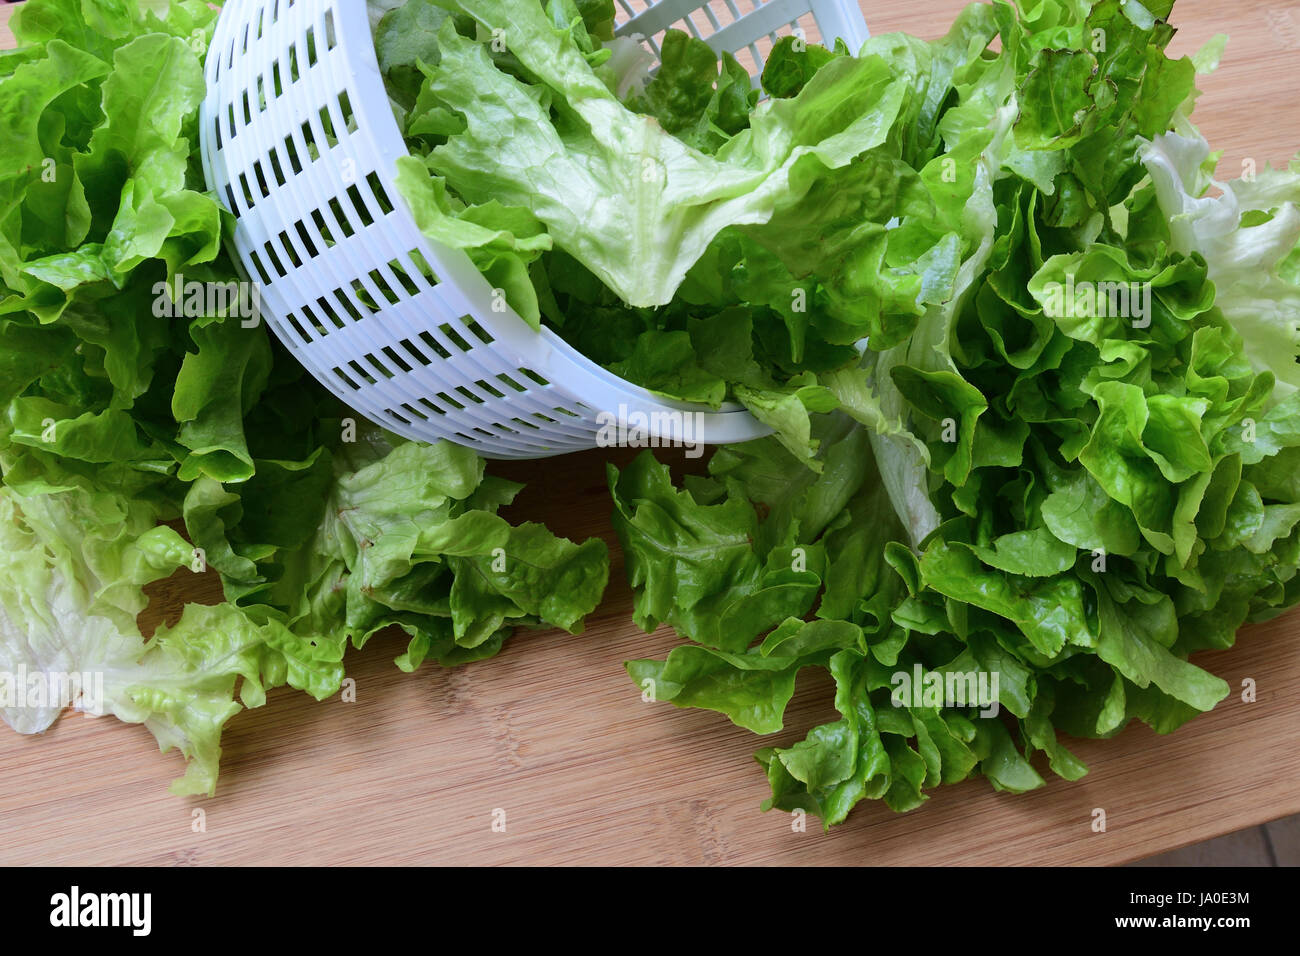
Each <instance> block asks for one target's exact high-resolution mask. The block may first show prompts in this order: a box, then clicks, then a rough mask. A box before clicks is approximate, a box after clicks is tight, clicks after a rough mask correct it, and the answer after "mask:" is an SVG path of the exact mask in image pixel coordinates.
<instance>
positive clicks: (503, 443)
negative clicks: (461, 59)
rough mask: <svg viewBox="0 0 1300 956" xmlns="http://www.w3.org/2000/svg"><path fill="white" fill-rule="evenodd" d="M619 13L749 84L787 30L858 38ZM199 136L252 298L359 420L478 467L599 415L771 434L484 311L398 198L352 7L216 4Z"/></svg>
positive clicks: (727, 7)
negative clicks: (701, 44)
mask: <svg viewBox="0 0 1300 956" xmlns="http://www.w3.org/2000/svg"><path fill="white" fill-rule="evenodd" d="M520 2H535V0H520ZM616 2H617V3H618V5H619V7H621V8H622V10H623V12H624V13H625V14H626V17H625V18H624V17H620V26H619V33H621V34H626V35H641V36H643V37H644V38H645V42H646V43H647V44H648V45H649V46H650V47H651V49H652V50H654V52H655V53H656V55H657V54H658V49H659V48H658V41H659V39H660V38H661V37H662V35H663V32H664V30H666V29H668V28H674V27H675V28H677V29H685V30H687V31H689V32H690V33H692V34H694V35H695V36H697V37H700V38H702V39H704V40H706V41H707V42H708V43H709V44H710V45H711V46H713V48H714V49H715V50H718V51H722V50H726V51H728V52H733V53H736V54H737V56H738V58H739V59H741V62H744V63H745V64H746V66H749V67H752V68H753V70H754V72H755V74H757V72H758V71H761V69H762V66H763V54H764V53H765V52H766V51H767V50H770V48H771V44H772V43H773V42H775V40H776V38H777V37H778V36H779V35H780V34H783V33H789V32H792V31H793V30H795V29H800V30H803V31H804V32H805V35H806V36H807V37H808V38H809V39H813V40H816V39H821V38H835V37H840V38H843V39H844V40H845V41H846V42H847V43H848V44H849V46H850V48H851V49H853V50H855V51H856V50H857V48H858V47H859V46H860V45H861V44H862V43H863V42H865V40H866V38H867V30H866V25H865V23H864V22H863V19H862V15H861V12H860V11H859V10H858V7H857V5H856V4H855V3H854V2H853V0H713V2H712V3H704V4H701V3H698V2H693V0H657V2H654V0H652V2H646V0H616ZM742 4H743V5H745V6H748V7H751V8H752V9H750V10H748V11H746V12H741V5H742ZM746 54H747V55H746ZM200 129H201V132H200V135H201V145H202V156H203V169H204V174H205V176H206V177H207V181H208V186H209V187H210V188H211V189H212V190H213V191H214V192H215V193H216V194H217V195H218V196H219V197H220V198H221V199H222V201H223V202H224V203H225V204H226V205H227V206H228V208H229V209H230V210H231V212H232V213H234V215H235V217H236V227H235V230H234V235H233V243H232V244H233V249H234V252H235V255H236V257H237V258H238V260H239V261H240V263H242V265H243V267H244V269H245V270H246V271H247V273H248V275H249V278H250V279H251V280H252V281H255V282H258V283H260V285H261V289H260V292H261V314H262V315H263V316H264V317H265V318H266V320H267V321H268V322H269V323H270V325H271V327H272V329H273V330H274V331H275V333H276V335H277V336H278V337H279V338H280V340H281V341H282V342H284V344H285V345H286V346H287V347H288V348H289V349H290V350H291V351H292V352H293V353H294V355H295V356H297V358H298V359H299V361H301V362H302V363H303V365H304V366H306V368H307V369H308V370H309V371H311V373H312V374H313V375H314V376H315V377H316V378H318V379H319V380H320V381H321V382H322V383H323V384H324V385H326V386H327V387H328V388H329V389H330V390H331V391H333V392H334V393H335V394H336V395H338V396H339V397H340V398H341V399H342V400H343V401H344V402H345V403H347V404H348V405H349V406H350V407H352V408H354V409H356V410H357V411H358V412H359V413H361V414H362V415H364V416H365V417H367V418H369V419H371V420H372V421H374V422H377V423H379V424H381V425H383V426H384V427H386V428H389V429H391V430H392V431H394V432H397V433H398V434H400V435H403V436H406V437H408V438H413V439H419V440H423V441H434V440H437V439H448V440H451V441H453V442H458V443H460V444H464V445H469V446H471V447H473V448H474V449H476V450H477V451H478V452H479V453H480V454H482V455H484V456H486V457H490V458H543V457H547V456H550V455H558V454H564V453H566V452H572V451H579V450H583V449H587V448H592V447H595V446H596V445H597V444H598V436H599V434H600V432H601V427H602V424H604V423H606V422H608V418H603V417H602V413H605V415H615V416H618V417H619V420H621V421H624V420H626V421H630V423H631V424H632V425H633V426H635V425H637V424H639V422H638V420H637V419H636V418H635V417H634V416H636V415H637V414H638V413H639V414H640V415H643V416H644V421H645V422H646V423H647V424H648V426H649V432H650V434H651V435H652V436H653V437H654V438H656V439H657V438H660V437H664V435H663V433H664V432H669V433H671V432H672V431H673V430H674V429H680V428H681V424H680V423H681V422H682V421H683V416H682V414H681V413H682V412H693V413H696V414H695V415H694V416H692V419H691V425H690V426H689V427H690V428H691V429H692V431H691V432H690V434H689V435H687V436H685V437H688V438H690V439H691V440H693V441H702V442H707V443H711V444H722V443H727V442H735V441H745V440H748V439H750V438H755V437H758V436H760V435H763V434H765V433H766V432H767V429H766V428H765V427H764V426H763V425H761V424H760V423H759V422H758V421H757V420H756V419H754V418H753V417H752V416H751V415H750V414H749V413H748V412H746V411H745V410H744V409H743V408H742V407H740V406H739V405H734V404H729V405H725V406H723V408H722V409H720V410H717V411H713V410H710V409H707V408H704V407H703V406H698V405H692V404H689V403H684V402H675V401H671V400H668V399H665V398H663V397H661V396H657V395H654V394H652V393H651V392H649V391H647V390H646V389H644V388H640V387H638V386H636V385H633V384H631V383H630V382H627V381H625V380H623V379H621V378H619V377H618V376H616V375H614V374H612V373H611V372H608V371H607V370H605V369H603V368H601V367H600V366H599V365H597V364H596V363H595V362H592V361H591V360H590V359H587V358H586V357H584V356H583V355H582V354H580V353H579V352H577V351H576V350H575V349H573V348H572V347H571V346H570V345H568V343H566V342H565V341H563V340H562V339H561V338H560V337H559V336H558V335H556V334H555V333H554V332H552V331H551V330H549V329H546V328H543V329H542V330H541V331H540V332H535V331H533V330H532V329H531V328H529V327H528V325H527V324H526V323H525V322H524V321H523V320H522V319H521V318H520V317H519V316H518V315H517V314H516V313H514V312H513V311H512V310H509V309H508V308H507V309H506V310H505V311H504V312H503V311H500V304H499V303H497V304H496V309H494V308H493V306H494V303H493V295H492V289H491V288H490V287H489V285H488V283H487V281H486V280H485V279H484V278H483V277H482V275H480V273H479V272H478V270H477V269H476V268H475V267H474V265H473V264H472V263H471V262H470V260H469V258H468V256H467V255H466V254H465V253H464V252H462V251H460V250H456V249H450V248H446V247H444V246H441V245H439V244H437V243H434V242H431V241H430V240H428V239H427V238H425V237H424V236H423V235H422V234H421V233H420V231H419V229H417V228H416V225H415V222H414V220H413V219H412V217H411V214H410V212H409V211H408V210H407V207H406V205H405V203H404V202H403V200H402V198H401V195H400V193H399V192H398V190H397V188H396V186H395V185H394V182H393V177H394V175H395V173H396V163H397V160H398V158H399V157H401V156H404V155H406V152H407V150H406V147H405V145H404V144H403V140H402V135H401V131H400V130H399V129H398V127H397V122H396V120H395V119H394V118H393V114H392V111H391V109H390V107H389V102H388V96H387V93H386V92H385V89H384V84H383V80H382V78H381V76H380V73H379V66H378V61H377V59H376V55H375V51H374V44H373V40H372V37H371V33H370V25H369V21H368V18H367V14H366V4H365V2H364V0H227V2H226V4H225V6H224V9H223V10H222V13H221V17H220V20H219V21H218V24H217V29H216V34H215V36H214V38H213V45H212V49H211V52H210V55H209V56H208V60H207V97H206V99H205V101H204V103H203V107H202V111H201V127H200ZM415 253H419V256H421V257H423V260H424V262H425V263H427V264H428V266H429V267H430V269H431V271H432V275H429V274H427V272H425V271H422V270H421V269H420V268H419V266H418V258H417V257H415V256H414V254H415ZM624 416H626V418H625V417H624ZM679 437H680V436H679Z"/></svg>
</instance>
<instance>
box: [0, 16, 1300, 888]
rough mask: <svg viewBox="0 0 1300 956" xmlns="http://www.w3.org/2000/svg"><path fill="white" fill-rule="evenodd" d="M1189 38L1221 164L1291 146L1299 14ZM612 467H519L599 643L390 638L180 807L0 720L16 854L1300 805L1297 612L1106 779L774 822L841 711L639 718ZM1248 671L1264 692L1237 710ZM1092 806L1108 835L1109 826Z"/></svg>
mask: <svg viewBox="0 0 1300 956" xmlns="http://www.w3.org/2000/svg"><path fill="white" fill-rule="evenodd" d="M863 6H864V9H865V10H866V13H867V17H868V22H869V24H870V25H871V27H872V29H873V31H874V32H877V33H880V32H886V31H891V30H900V29H901V30H908V31H909V32H913V33H916V34H919V35H921V36H925V37H934V36H936V35H938V34H941V33H942V32H944V30H945V29H946V25H947V23H948V22H950V21H951V19H952V17H953V16H954V15H955V13H956V12H957V11H958V10H959V9H960V8H961V6H962V4H960V3H958V2H953V0H933V2H918V0H879V2H868V3H864V5H863ZM11 9H12V8H8V7H0V47H4V46H8V45H10V44H11V43H12V40H11V37H10V36H9V33H8V30H7V21H8V15H9V13H10V12H11ZM1175 22H1176V24H1177V25H1178V26H1179V27H1180V28H1181V33H1180V35H1179V37H1178V39H1177V41H1176V44H1177V49H1178V50H1179V51H1180V52H1190V51H1193V50H1195V49H1196V48H1197V47H1198V46H1199V45H1200V44H1201V43H1202V42H1204V41H1205V40H1207V39H1209V38H1210V37H1211V36H1213V35H1214V34H1216V33H1220V32H1224V33H1229V34H1230V35H1231V36H1232V42H1231V43H1230V44H1229V46H1228V53H1227V57H1226V59H1225V61H1224V64H1223V67H1222V68H1221V70H1220V71H1219V72H1218V73H1217V74H1216V75H1214V76H1213V77H1210V78H1208V79H1206V80H1205V81H1204V82H1203V85H1204V86H1205V87H1206V88H1207V92H1206V94H1205V96H1204V97H1203V98H1202V100H1201V101H1200V104H1199V108H1198V112H1197V120H1198V122H1199V123H1200V125H1201V126H1202V128H1203V129H1204V130H1205V132H1206V134H1207V136H1208V137H1209V138H1210V141H1211V142H1212V143H1213V144H1214V145H1215V146H1216V148H1219V149H1222V150H1223V151H1224V158H1223V165H1222V166H1221V175H1223V176H1235V175H1237V174H1238V173H1239V172H1240V170H1241V164H1242V161H1243V160H1244V159H1248V158H1249V159H1253V160H1255V161H1256V162H1257V163H1259V164H1260V165H1261V166H1262V165H1263V163H1264V162H1265V161H1270V162H1273V163H1274V164H1278V163H1285V162H1286V161H1287V160H1288V159H1289V158H1290V157H1291V156H1292V155H1294V154H1295V153H1296V152H1297V150H1300V100H1298V99H1297V97H1296V96H1295V73H1294V70H1295V66H1296V61H1297V56H1300V2H1294V0H1293V2H1281V0H1272V2H1236V3H1232V4H1223V3H1219V2H1215V0H1182V2H1180V3H1179V4H1178V7H1177V10H1176V16H1175ZM617 457H618V458H620V459H621V460H626V457H627V456H626V455H619V456H617ZM603 462H604V457H603V456H602V455H599V454H583V455H576V456H571V457H568V458H564V459H559V460H555V461H550V462H543V463H533V464H524V465H512V466H510V467H509V468H507V469H506V472H507V473H508V474H509V475H510V476H511V477H515V478H519V479H523V480H527V481H529V483H530V485H529V488H528V491H527V492H525V494H524V496H523V497H522V498H521V500H520V502H519V504H518V506H517V507H516V509H515V511H514V515H515V516H517V517H519V518H520V519H523V518H531V519H537V520H544V521H546V522H547V523H548V524H550V525H551V527H552V528H554V529H555V530H556V531H557V532H559V533H562V534H566V535H569V536H570V537H585V536H588V535H600V536H601V537H603V538H604V539H605V540H606V541H608V542H609V543H610V544H611V545H612V546H615V551H614V567H613V575H612V579H613V583H612V584H611V586H610V589H609V593H608V597H607V599H606V601H605V603H604V605H603V607H602V608H601V609H600V610H599V612H598V613H597V614H595V615H594V616H593V617H592V619H591V620H590V624H589V626H588V629H587V632H586V633H585V634H583V635H580V636H578V637H571V636H568V635H565V634H560V633H555V632H536V633H521V634H520V635H518V636H517V637H516V638H515V639H514V641H513V642H512V643H511V644H509V645H508V646H507V648H506V650H505V652H504V653H503V654H502V655H501V656H500V657H498V658H497V659H495V660H490V661H486V662H483V663H479V664H473V665H470V666H468V667H465V668H461V669H458V670H455V671H445V670H442V669H439V668H436V667H433V666H430V665H426V666H425V667H424V668H422V669H421V670H420V671H419V672H418V673H417V674H415V675H410V676H408V675H404V674H402V673H400V672H399V671H398V670H397V669H396V668H395V667H394V666H393V665H392V663H391V661H392V658H393V657H394V656H395V655H396V654H398V653H400V652H401V650H402V647H403V644H402V642H401V641H400V640H398V639H384V638H383V637H377V638H376V639H375V640H373V641H372V642H371V644H370V645H369V646H367V647H366V648H365V650H363V651H361V652H352V653H351V655H350V657H349V660H348V663H349V675H350V676H351V677H352V678H354V679H355V680H356V701H355V703H345V702H343V701H342V700H340V699H339V698H335V699H332V700H329V701H326V702H323V703H317V702H315V701H313V700H311V699H309V698H308V697H306V696H305V695H302V694H299V693H296V692H294V691H289V690H283V689H282V690H280V691H277V692H273V693H272V694H271V695H270V699H269V700H268V702H267V704H266V706H265V707H263V708H261V709H259V710H254V711H245V712H243V713H241V714H239V715H237V716H236V717H235V718H233V719H232V720H231V722H230V723H229V725H228V727H227V730H226V734H225V738H224V741H223V742H224V747H225V753H224V756H223V760H222V776H221V780H220V783H219V785H218V791H217V795H216V797H214V798H212V799H202V798H194V799H180V798H176V797H172V796H170V795H168V793H167V792H166V787H167V784H168V783H169V781H170V780H171V779H172V778H173V777H175V776H177V775H179V773H180V772H181V761H180V758H179V757H178V756H177V755H176V754H175V753H174V752H173V753H170V754H166V755H160V754H159V753H158V752H157V749H156V747H155V745H154V741H153V738H152V736H151V735H150V734H149V733H148V731H146V730H144V729H143V728H141V727H136V726H127V725H124V724H121V723H119V722H117V721H115V720H113V719H112V718H102V719H88V718H84V717H81V716H73V715H69V716H65V717H64V718H63V719H62V720H61V721H59V722H58V723H57V724H55V726H54V727H53V728H51V729H50V730H49V731H48V732H47V733H45V734H44V735H41V736H35V737H22V736H20V735H18V734H15V733H12V732H10V731H9V730H8V729H7V728H3V727H0V767H3V768H4V771H3V775H2V776H0V864H33V863H46V864H154V865H194V864H434V863H437V864H499V863H532V864H619V863H640V864H669V863H673V864H700V863H722V864H744V863H767V864H772V863H800V864H818V863H871V864H894V863H910V864H943V865H960V864H989V863H993V864H997V863H1021V864H1026V863H1035V864H1081V863H1094V864H1096V863H1119V862H1123V861H1129V860H1134V859H1139V858H1142V857H1146V856H1149V855H1152V854H1155V853H1158V852H1162V851H1165V850H1169V849H1173V848H1176V847H1179V846H1182V845H1185V844H1188V843H1191V842H1195V841H1199V840H1203V839H1207V838H1209V837H1212V836H1216V835H1219V834H1222V833H1226V832H1229V831H1232V830H1237V829H1240V828H1242V827H1246V826H1249V825H1253V824H1257V823H1261V822H1263V821H1266V820H1271V819H1275V818H1277V817H1280V816H1283V815H1287V814H1292V813H1296V812H1300V786H1298V785H1297V784H1300V734H1297V732H1296V731H1297V717H1298V716H1300V640H1297V638H1298V637H1300V615H1297V614H1292V615H1289V616H1285V617H1282V618H1279V619H1277V620H1275V621H1272V622H1270V623H1267V624H1263V625H1259V626H1254V627H1251V628H1248V629H1246V630H1245V631H1243V633H1242V635H1241V638H1240V642H1239V645H1238V647H1237V648H1235V649H1234V650H1232V651H1227V652H1221V653H1210V654H1202V655H1199V656H1198V657H1197V658H1196V662H1197V663H1198V664H1200V665H1201V666H1203V667H1205V668H1207V669H1208V670H1210V671H1212V672H1213V673H1215V674H1218V675H1219V676H1220V677H1222V678H1224V679H1225V680H1226V681H1228V683H1229V684H1230V685H1231V686H1232V687H1233V688H1234V694H1233V696H1231V697H1229V698H1228V699H1227V700H1226V701H1224V702H1223V703H1222V704H1221V705H1220V706H1219V708H1218V709H1217V710H1215V711H1214V712H1212V713H1210V714H1208V715H1205V716H1203V717H1200V718H1198V719H1196V720H1194V721H1193V722H1192V723H1190V724H1189V725H1187V726H1185V727H1184V728H1182V729H1181V730H1180V731H1178V732H1177V733H1176V734H1174V735H1172V736H1169V737H1165V738H1161V737H1158V736H1157V735H1155V734H1153V733H1151V732H1149V731H1148V730H1146V729H1145V728H1142V727H1137V726H1135V727H1132V728H1130V729H1129V730H1126V731H1125V732H1124V733H1123V734H1122V735H1121V736H1120V737H1118V738H1117V739H1114V740H1110V741H1079V742H1074V745H1075V748H1076V752H1077V753H1078V755H1079V756H1080V757H1081V758H1083V760H1084V761H1085V762H1087V764H1088V765H1089V766H1090V767H1091V772H1090V773H1089V774H1088V776H1086V777H1085V778H1084V779H1083V780H1082V781H1080V782H1078V783H1074V784H1070V783H1066V782H1065V781H1062V780H1058V779H1056V778H1053V777H1050V776H1049V782H1048V785H1047V786H1046V787H1044V788H1042V789H1041V790H1038V791H1036V792H1034V793H1030V794H1026V795H1022V796H1010V795H1006V794H996V793H994V792H993V791H992V790H991V789H990V788H989V786H988V785H987V784H986V783H985V782H983V781H979V780H976V781H968V782H966V783H964V784H960V785H958V786H953V787H943V788H940V789H939V790H937V791H935V793H934V796H933V798H932V799H931V800H930V801H929V802H928V803H927V804H926V805H925V806H923V807H922V808H921V809H919V810H917V811H914V812H913V813H910V814H907V815H903V816H896V815H894V814H892V813H890V812H889V811H888V810H886V809H885V808H884V807H883V806H880V805H875V804H863V805H860V806H859V808H858V809H857V810H855V811H854V813H853V814H852V816H851V817H850V819H849V821H848V823H846V824H845V825H844V826H842V827H839V828H837V829H835V830H834V831H832V832H830V833H824V832H822V831H821V829H820V828H819V826H818V825H817V824H816V821H814V820H810V821H809V826H808V828H807V831H806V832H799V831H798V830H797V828H795V827H793V826H792V820H791V817H790V816H789V815H787V814H783V813H778V812H772V813H767V814H763V813H760V812H759V809H758V804H759V802H760V801H761V800H762V799H763V797H764V796H765V795H766V783H765V781H764V779H763V775H762V773H761V772H760V770H759V768H758V765H757V764H755V763H754V761H753V758H752V756H751V754H752V752H753V750H754V749H755V748H756V747H757V746H758V745H760V743H761V744H771V743H777V744H789V743H791V742H793V741H795V740H797V739H800V738H801V737H802V736H803V734H804V733H805V732H806V731H807V730H808V728H810V727H812V726H814V725H815V724H817V723H820V722H823V721H825V720H827V719H833V717H834V711H833V708H832V706H831V694H830V685H829V683H828V682H827V681H826V680H822V679H816V680H812V679H810V680H808V681H806V682H805V681H803V680H802V679H801V682H800V685H799V689H798V692H797V694H796V697H795V700H794V701H793V703H792V704H791V707H790V709H789V714H788V720H787V727H786V729H785V730H784V731H783V732H781V733H779V734H775V735H773V736H772V737H770V738H765V739H762V740H760V738H757V737H755V736H754V735H752V734H750V733H749V732H747V731H744V730H740V729H739V728H736V727H734V726H732V725H731V724H730V723H729V722H728V721H727V720H726V719H725V718H723V717H721V716H719V715H716V714H712V713H707V712H702V711H679V710H677V709H676V708H674V707H672V706H671V705H667V704H663V703H659V704H651V703H643V702H642V701H641V699H640V694H639V691H638V689H637V688H636V687H635V686H634V685H633V684H632V682H631V681H630V680H629V679H628V678H627V676H626V674H625V673H624V672H623V669H622V666H621V662H622V661H624V660H627V659H629V658H638V657H652V656H660V657H661V656H662V655H664V654H665V653H667V651H668V650H669V649H670V648H671V647H673V646H674V644H675V643H676V642H675V639H674V638H673V636H672V634H671V633H670V632H669V631H668V630H667V629H662V628H661V629H660V630H659V631H658V632H656V633H654V634H650V635H646V634H643V633H641V632H640V631H638V630H637V629H636V628H635V627H634V626H633V624H632V622H631V618H630V607H631V597H630V594H629V591H628V588H627V586H626V584H625V583H624V579H623V568H622V559H621V556H619V555H618V553H617V547H616V543H615V542H614V540H613V535H612V533H611V531H610V524H609V519H608V513H609V499H608V494H607V492H606V490H605V485H604V467H603ZM153 593H154V598H155V600H154V604H153V606H152V607H151V609H150V611H149V612H148V613H147V617H148V618H149V620H148V621H147V622H146V626H147V627H149V628H151V627H152V625H153V624H154V623H156V621H157V620H159V619H160V618H166V617H171V618H174V616H175V615H176V613H177V612H178V609H179V607H180V606H181V605H182V604H183V603H185V602H186V601H198V602H211V601H214V600H217V599H219V593H220V589H219V586H218V585H217V583H216V582H215V581H214V580H213V579H212V578H211V577H204V578H196V577H194V576H192V575H189V574H182V575H178V576H177V577H175V578H172V579H171V580H169V581H167V582H163V583H162V584H160V585H158V586H156V587H155V588H154V591H153ZM1246 679H1250V680H1253V681H1254V682H1255V684H1256V686H1257V688H1258V699H1257V700H1256V701H1255V702H1254V703H1244V702H1243V701H1242V699H1241V696H1240V688H1241V686H1242V682H1243V681H1244V680H1246ZM1044 774H1045V776H1048V775H1047V774H1046V772H1044ZM1097 809H1102V810H1104V811H1105V813H1106V819H1107V829H1106V831H1105V832H1104V833H1097V832H1094V831H1093V829H1092V822H1093V819H1094V811H1095V810H1097ZM503 814H504V822H505V828H504V832H500V827H497V828H495V829H494V826H493V824H494V822H499V821H500V820H501V819H502V818H503Z"/></svg>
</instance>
